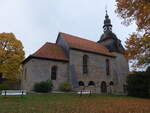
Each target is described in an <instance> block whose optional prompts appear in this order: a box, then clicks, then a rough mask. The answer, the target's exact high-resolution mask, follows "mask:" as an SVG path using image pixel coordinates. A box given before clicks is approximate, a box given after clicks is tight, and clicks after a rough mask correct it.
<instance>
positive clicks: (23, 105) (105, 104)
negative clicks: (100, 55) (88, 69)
mask: <svg viewBox="0 0 150 113" xmlns="http://www.w3.org/2000/svg"><path fill="white" fill-rule="evenodd" d="M0 113H150V99H140V98H132V97H125V96H105V95H92V96H82V97H80V96H79V95H76V94H36V95H27V96H24V97H21V96H8V97H2V96H0Z"/></svg>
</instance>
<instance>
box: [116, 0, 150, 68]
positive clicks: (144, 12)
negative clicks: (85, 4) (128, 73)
mask: <svg viewBox="0 0 150 113" xmlns="http://www.w3.org/2000/svg"><path fill="white" fill-rule="evenodd" d="M116 3H117V9H116V13H118V15H119V16H120V17H121V18H123V19H124V21H123V24H125V25H130V24H131V23H132V22H133V21H135V22H136V25H137V33H133V34H131V35H130V37H129V38H128V39H127V41H126V48H127V51H126V53H127V54H126V55H127V57H128V58H129V59H134V60H136V63H135V64H134V65H133V66H138V67H139V66H142V65H143V64H144V65H145V66H146V65H149V63H150V0H116Z"/></svg>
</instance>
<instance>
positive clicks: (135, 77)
mask: <svg viewBox="0 0 150 113" xmlns="http://www.w3.org/2000/svg"><path fill="white" fill-rule="evenodd" d="M149 74H150V73H149V72H135V73H134V74H131V75H128V76H127V91H128V95H129V96H136V97H150V92H149V91H150V84H149V83H150V76H149Z"/></svg>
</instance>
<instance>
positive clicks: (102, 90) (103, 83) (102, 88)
mask: <svg viewBox="0 0 150 113" xmlns="http://www.w3.org/2000/svg"><path fill="white" fill-rule="evenodd" d="M101 93H107V85H106V82H105V81H103V82H102V83H101Z"/></svg>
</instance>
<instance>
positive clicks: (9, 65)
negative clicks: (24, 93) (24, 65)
mask: <svg viewBox="0 0 150 113" xmlns="http://www.w3.org/2000/svg"><path fill="white" fill-rule="evenodd" d="M24 55H25V53H24V51H23V45H22V43H21V41H19V40H17V39H16V37H15V35H14V34H13V33H0V73H2V74H3V75H4V76H5V77H6V78H7V79H11V80H16V79H17V78H18V75H19V72H20V64H21V62H22V61H23V59H24Z"/></svg>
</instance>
